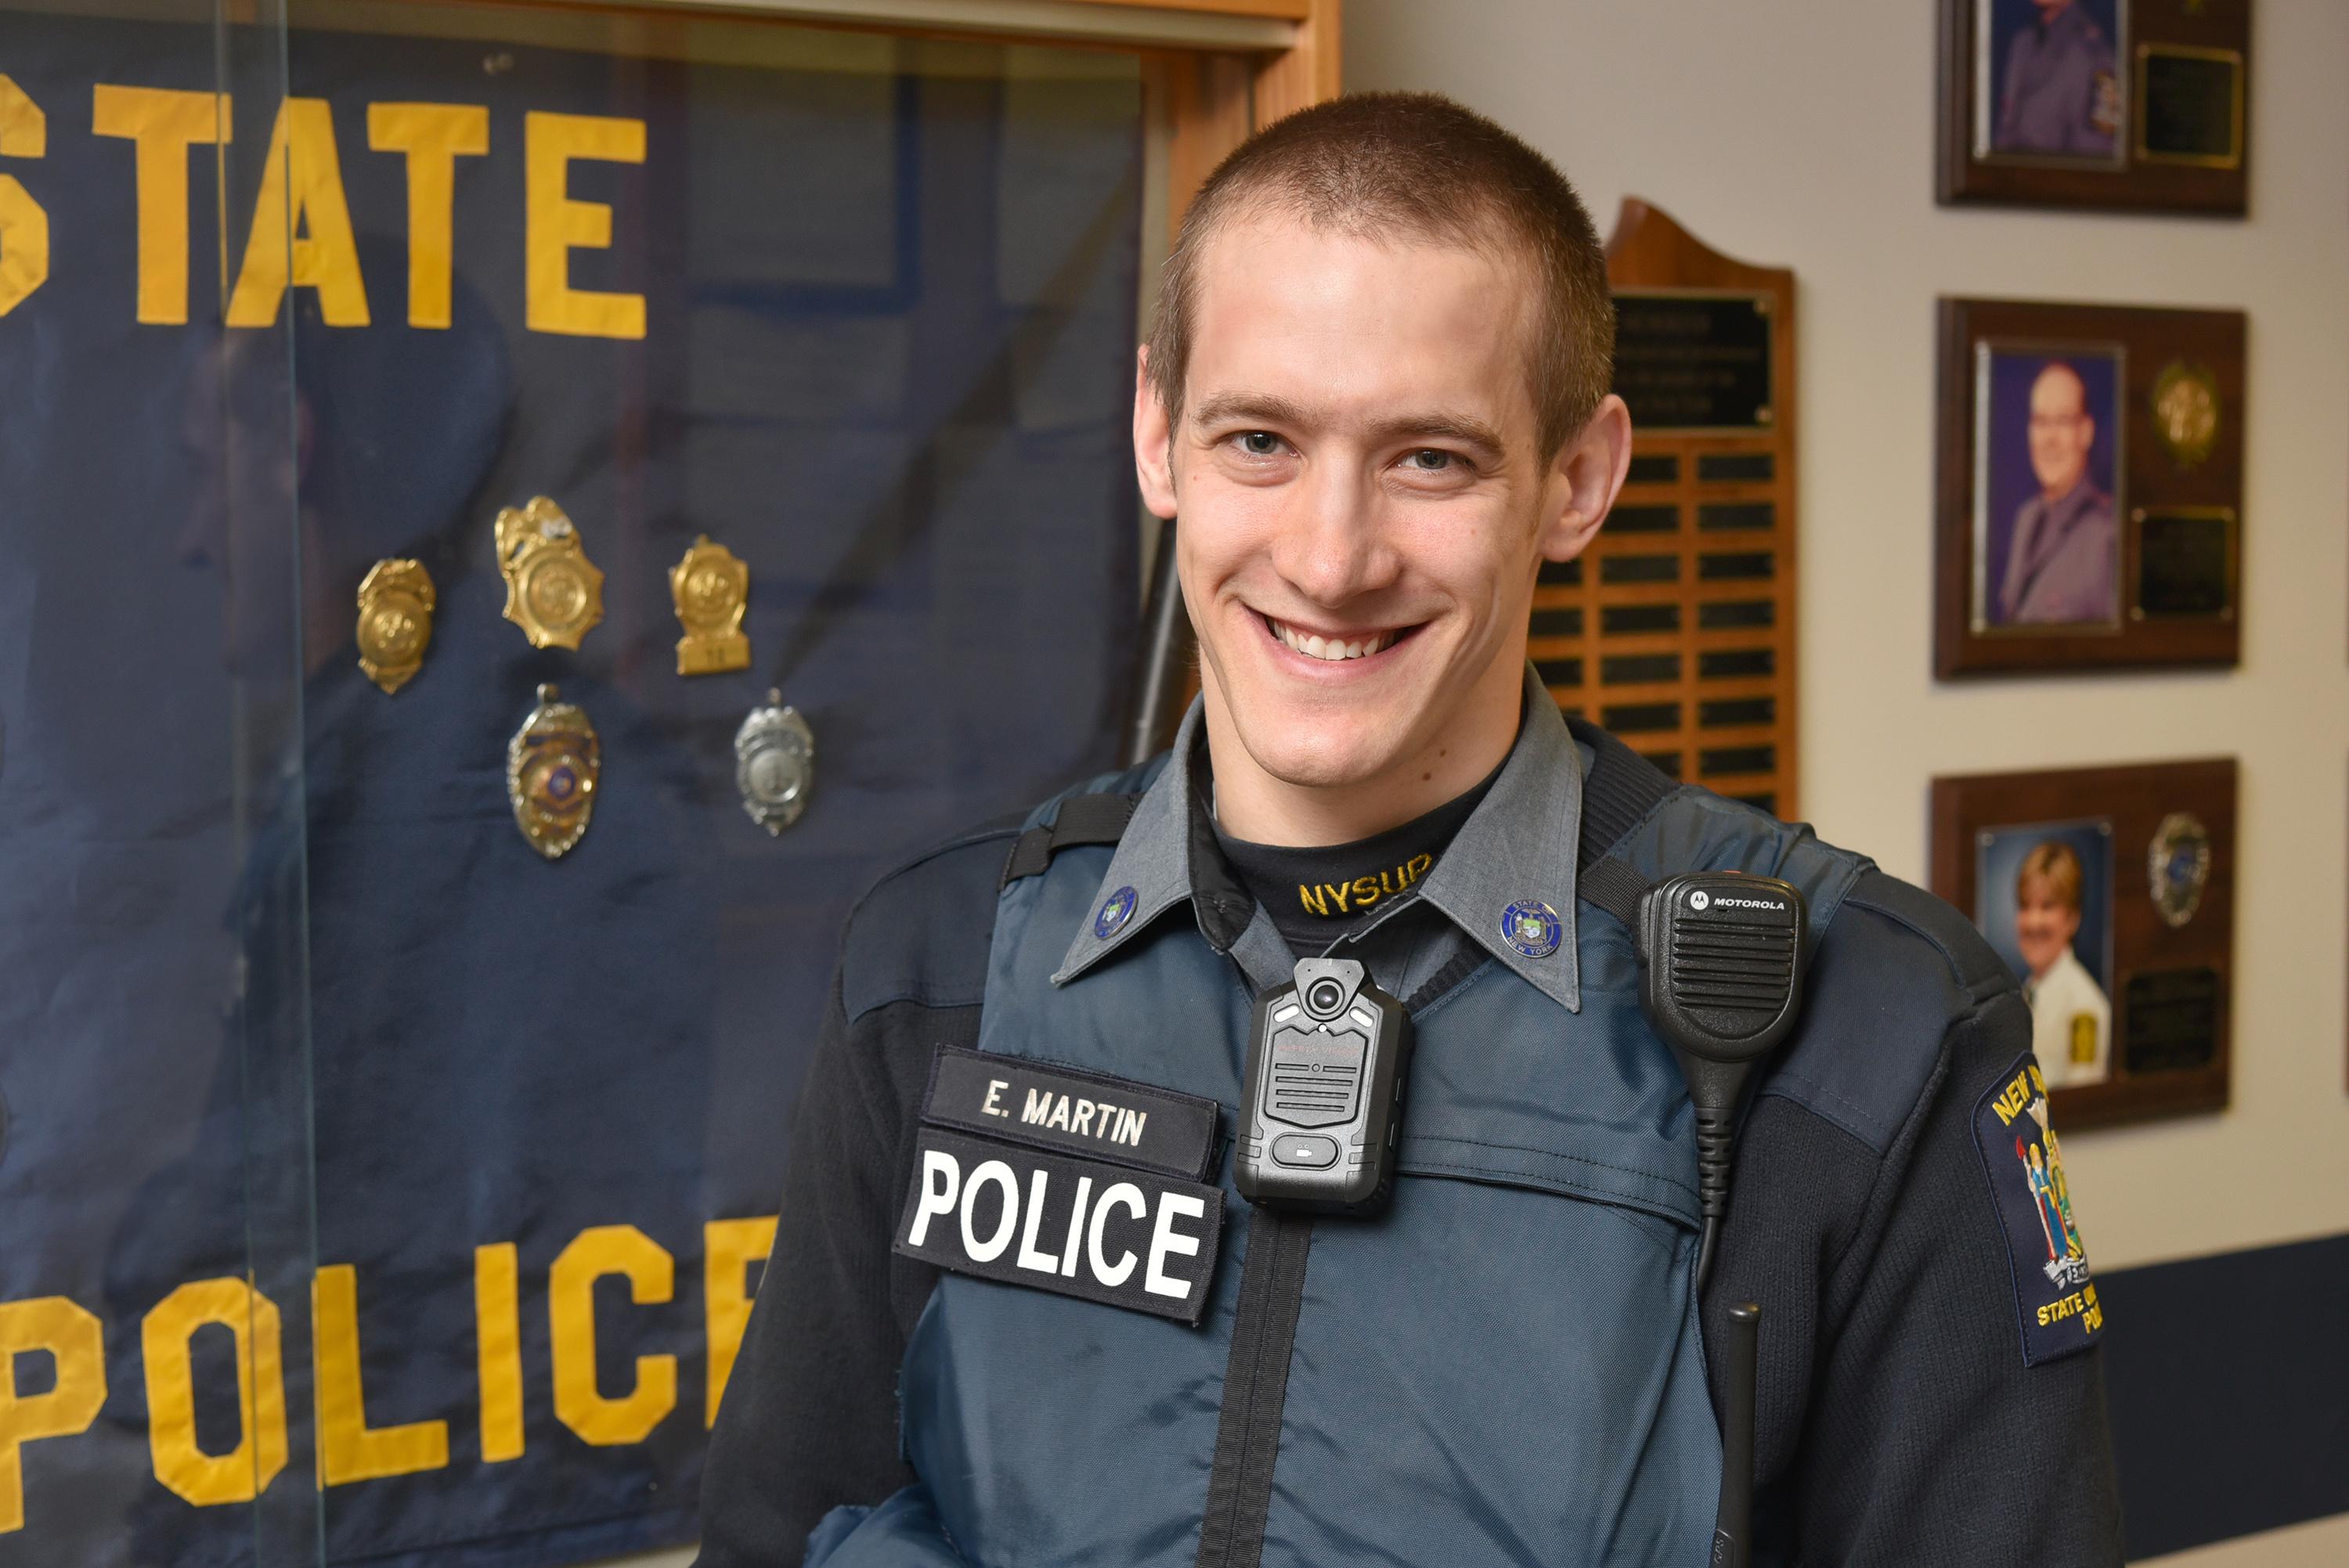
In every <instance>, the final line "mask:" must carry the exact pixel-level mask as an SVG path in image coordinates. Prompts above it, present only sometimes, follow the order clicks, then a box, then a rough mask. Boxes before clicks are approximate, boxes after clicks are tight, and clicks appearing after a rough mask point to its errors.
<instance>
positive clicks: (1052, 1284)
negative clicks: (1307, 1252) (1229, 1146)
mask: <svg viewBox="0 0 2349 1568" xmlns="http://www.w3.org/2000/svg"><path fill="white" fill-rule="evenodd" d="M989 1059H990V1060H992V1059H996V1058H989ZM1223 1229H1224V1193H1223V1190H1222V1189H1221V1188H1219V1187H1210V1186H1207V1185H1206V1184H1204V1183H1202V1182H1197V1181H1179V1180H1175V1179H1173V1178H1169V1177H1165V1176H1161V1175H1158V1174H1156V1173H1154V1172H1152V1171H1140V1170H1135V1169H1133V1168H1131V1167H1127V1166H1119V1165H1112V1164H1111V1163H1109V1162H1108V1161H1102V1160H1081V1159H1074V1158H1071V1157H1069V1156H1066V1155H1061V1154H1053V1153H1048V1152H1045V1151H1044V1150H1040V1149H1028V1148H1022V1147H1020V1146H1019V1145H1017V1144H1012V1143H1002V1142H998V1141H996V1140H992V1139H980V1138H968V1137H965V1136H964V1135H962V1134H961V1133H958V1132H951V1131H947V1130H944V1129H942V1128H934V1127H925V1128H922V1129H921V1130H920V1131H919V1132H918V1134H917V1135H916V1140H915V1145H914V1179H913V1181H912V1183H911V1185H910V1186H909V1187H908V1188H907V1189H906V1192H905V1210H904V1212H902V1213H901V1214H900V1215H899V1217H898V1220H897V1236H896V1247H895V1250H896V1251H898V1252H900V1253H904V1254H905V1256H907V1257H913V1258H920V1259H921V1260H922V1261H923V1262H925V1263H929V1264H936V1265H937V1266H939V1267H940V1268H945V1269H951V1270H953V1271H954V1272H955V1273H957V1274H977V1275H978V1276H979V1277H980V1278H981V1279H991V1280H999V1281H1000V1282H1002V1283H1003V1284H1019V1285H1028V1286H1030V1287H1033V1288H1036V1289H1040V1290H1049V1291H1055V1292H1058V1293H1059V1294H1061V1295H1073V1296H1080V1297H1082V1298H1083V1299H1085V1300H1087V1301H1098V1302H1103V1303H1106V1304H1107V1305H1111V1306H1123V1307H1127V1308H1130V1309H1132V1310H1133V1311H1135V1312H1147V1313H1151V1314H1154V1315H1156V1316H1159V1317H1169V1318H1173V1319H1174V1320H1175V1321H1177V1322H1180V1323H1187V1324H1195V1323H1197V1322H1198V1321H1199V1317H1200V1315H1201V1314H1202V1313H1204V1312H1205V1311H1206V1306H1207V1287H1208V1285H1209V1284H1211V1283H1213V1281H1214V1279H1215V1277H1216V1252H1217V1250H1218V1247H1219V1244H1220V1243H1221V1241H1222V1238H1223Z"/></svg>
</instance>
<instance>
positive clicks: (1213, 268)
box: [1136, 217, 1612, 787]
mask: <svg viewBox="0 0 2349 1568" xmlns="http://www.w3.org/2000/svg"><path fill="white" fill-rule="evenodd" d="M1198 284H1199V287H1198V296H1197V307H1196V312H1195V332H1194V335H1193V341H1192V346H1191V358H1190V365H1189V371H1188V375H1187V377H1186V378H1185V396H1184V404H1183V411H1182V416H1181V419H1180V422H1179V423H1178V424H1177V425H1176V426H1175V427H1174V429H1173V431H1172V435H1171V439H1168V440H1167V443H1166V448H1165V450H1166V454H1167V459H1168V461H1167V465H1166V469H1165V470H1164V484H1163V486H1162V485H1160V484H1158V483H1156V482H1154V477H1153V473H1152V465H1151V463H1150V461H1149V460H1148V456H1147V451H1148V446H1149V442H1148V440H1147V438H1145V437H1144V436H1143V425H1144V423H1145V422H1146V421H1145V418H1144V417H1143V414H1138V415H1137V426H1136V428H1137V437H1138V445H1140V446H1141V447H1142V448H1143V450H1144V452H1145V458H1144V461H1143V470H1144V471H1143V490H1144V494H1145V497H1146V499H1148V500H1150V501H1151V503H1152V505H1153V508H1154V510H1156V511H1159V512H1160V513H1161V515H1165V514H1166V513H1168V512H1171V511H1176V510H1179V511H1180V513H1181V524H1180V527H1179V529H1178V530H1177V531H1176V534H1175V553H1176V565H1177V568H1178V570H1179V572H1180V574H1181V578H1182V583H1183V593H1184V598H1185V602H1186V603H1187V604H1188V606H1189V609H1190V612H1191V618H1192V623H1193V624H1194V626H1195V629H1196V631H1197V633H1198V638H1199V648H1200V655H1201V675H1202V680H1203V682H1204V684H1205V685H1206V687H1207V691H1208V698H1209V702H1210V705H1211V719H1212V718H1213V717H1215V716H1214V714H1213V712H1212V709H1213V707H1215V705H1217V704H1220V705H1221V707H1222V708H1223V711H1224V714H1225V715H1226V717H1227V718H1228V722H1229V726H1230V728H1231V730H1232V731H1233V732H1235V733H1236V734H1237V738H1238V740H1239V742H1240V744H1241V746H1242V747H1244V748H1246V750H1247V753H1248V754H1249V756H1250V758H1253V760H1254V761H1255V763H1256V764H1257V767H1259V768H1261V769H1263V770H1264V771H1265V772H1266V773H1268V774H1270V775H1271V776H1272V777H1274V778H1276V779H1280V780H1282V781H1283V782H1286V783H1288V784H1291V785H1297V786H1305V787H1331V786H1335V787H1345V786H1350V785H1359V784H1366V783H1376V782H1378V781H1380V780H1381V779H1386V778H1389V777H1391V776H1396V775H1399V774H1400V773H1402V770H1404V769H1417V768H1419V767H1420V766H1421V764H1422V763H1423V762H1425V763H1429V764H1433V760H1434V759H1435V758H1437V757H1439V756H1440V755H1442V754H1443V753H1444V751H1445V750H1446V741H1447V734H1448V729H1447V727H1448V726H1452V725H1454V724H1457V723H1459V722H1460V721H1461V720H1462V717H1463V716H1464V715H1465V714H1467V713H1468V712H1470V711H1472V710H1475V711H1479V712H1485V713H1489V712H1491V711H1493V709H1494V707H1495V703H1496V702H1497V701H1499V700H1501V696H1506V700H1507V701H1508V703H1509V709H1508V711H1509V714H1510V716H1511V722H1512V723H1514V716H1515V713H1516V707H1515V692H1516V686H1517V682H1518V679H1519V671H1520V669H1521V668H1522V665H1523V663H1524V658H1525V639H1526V615H1527V612H1528V610H1529V607H1530V603H1531V598H1532V591H1533V578H1534V572H1535V567H1536V565H1537V562H1538V560H1539V559H1540V557H1541V556H1542V554H1543V553H1544V552H1545V550H1547V551H1550V552H1553V553H1557V552H1563V553H1561V554H1558V558H1560V559H1563V558H1564V556H1565V555H1570V554H1572V553H1574V552H1576V551H1578V550H1579V549H1580V547H1581V542H1582V538H1586V537H1587V534H1585V535H1582V536H1579V537H1577V538H1575V539H1574V540H1573V541H1572V542H1570V544H1569V543H1562V542H1560V540H1561V535H1560V533H1559V531H1558V530H1557V528H1556V527H1554V526H1550V527H1546V526H1545V524H1546V520H1551V519H1554V517H1555V515H1556V514H1557V512H1558V511H1559V510H1560V509H1561V507H1563V506H1565V505H1566V504H1567V498H1568V495H1569V493H1570V491H1571V490H1573V488H1574V487H1573V485H1572V484H1571V483H1570V482H1569V480H1568V479H1567V478H1565V477H1564V476H1563V475H1562V474H1561V473H1560V471H1559V468H1558V465H1557V464H1555V463H1552V462H1549V461H1547V460H1546V455H1545V454H1543V453H1542V452H1540V451H1539V450H1538V449H1537V448H1538V438H1537V428H1536V416H1535V410H1534V406H1533V400H1532V395H1531V392H1530V389H1529V387H1528V384H1527V378H1526V363H1525V353H1524V344H1525V341H1526V340H1525V337H1524V333H1525V331H1526V323H1525V321H1524V313H1525V312H1526V310H1528V309H1529V308H1530V307H1531V305H1532V302H1533V298H1534V296H1533V293H1532V289H1531V286H1530V284H1529V282H1528V280H1527V277H1526V273H1524V272H1522V271H1521V270H1520V269H1519V267H1518V266H1517V265H1516V264H1515V263H1513V262H1509V261H1503V260H1496V259H1495V258H1493V257H1490V256H1486V255H1485V254H1481V253H1477V252H1475V251H1471V250H1467V249H1464V248H1457V247H1453V246H1446V245H1434V244H1394V245H1380V244H1374V243H1371V242H1368V241H1364V240H1360V239H1351V238H1347V237H1344V236H1341V235H1336V234H1330V233H1325V232H1318V231H1316V230H1314V229H1312V228H1310V227H1309V226H1307V225H1305V224H1303V223H1301V222H1295V221H1291V220H1287V219H1282V218H1273V217H1267V218H1262V219H1251V220H1247V221H1244V222H1235V223H1234V224H1233V225H1232V226H1231V227H1229V228H1227V229H1226V230H1224V231H1223V232H1220V233H1218V234H1217V235H1216V236H1215V237H1214V238H1213V239H1212V240H1211V241H1210V242H1209V243H1208V245H1207V247H1206V251H1205V253H1203V255H1202V256H1201V258H1200V267H1199V273H1198ZM1150 406H1151V407H1154V404H1152V405H1150ZM1607 494H1608V496H1609V498H1610V499H1611V495H1612V490H1611V488H1609V490H1608V491H1607ZM1604 510H1605V503H1604V501H1603V500H1602V501H1601V502H1600V503H1599V507H1598V511H1599V513H1600V514H1603V512H1604ZM1503 687H1506V693H1502V692H1501V688H1503ZM1496 694H1499V695H1496ZM1480 698H1481V699H1482V701H1481V703H1480V702H1479V701H1478V700H1476V699H1480Z"/></svg>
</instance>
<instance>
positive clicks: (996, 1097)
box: [978, 1078, 1011, 1116]
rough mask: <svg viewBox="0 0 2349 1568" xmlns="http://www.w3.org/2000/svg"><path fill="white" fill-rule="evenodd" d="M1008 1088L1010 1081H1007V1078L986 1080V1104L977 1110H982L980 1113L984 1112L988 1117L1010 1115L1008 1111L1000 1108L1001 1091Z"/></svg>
mask: <svg viewBox="0 0 2349 1568" xmlns="http://www.w3.org/2000/svg"><path fill="white" fill-rule="evenodd" d="M1010 1087H1011V1080H1010V1079H1009V1078H989V1079H988V1080H987V1103H986V1104H985V1105H982V1106H980V1107H979V1108H978V1109H980V1110H982V1111H985V1112H986V1113H987V1114H988V1115H989V1116H1009V1115H1010V1114H1011V1113H1010V1112H1009V1111H1008V1110H1006V1109H1003V1106H1002V1104H1001V1103H1000V1102H1001V1099H1002V1095H1003V1091H1004V1090H1005V1089H1007V1088H1010Z"/></svg>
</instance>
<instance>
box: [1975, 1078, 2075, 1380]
mask: <svg viewBox="0 0 2349 1568" xmlns="http://www.w3.org/2000/svg"><path fill="white" fill-rule="evenodd" d="M1974 1145H1975V1147H1976V1149H1977V1150H1980V1152H1981V1154H1982V1169H1983V1171H1985V1172H1986V1173H1988V1175H1989V1177H1990V1193H1991V1202H1992V1206H1993V1207H1995V1208H1996V1209H1997V1210H1998V1219H1999V1223H2000V1225H2002V1227H2004V1229H2005V1232H2006V1244H2007V1252H2008V1254H2009V1261H2010V1262H2011V1263H2012V1264H2013V1268H2014V1297H2015V1306H2016V1308H2017V1310H2018V1311H2019V1312H2020V1313H2021V1314H2022V1318H2023V1365H2024V1366H2026V1367H2036V1366H2038V1365H2039V1364H2040V1363H2042V1362H2044V1361H2053V1360H2054V1359H2056V1358H2057V1357H2064V1356H2070V1355H2073V1354H2074V1353H2075V1352H2077V1351H2082V1350H2085V1349H2086V1348H2087V1347H2088V1346H2091V1345H2094V1344H2095V1342H2096V1340H2097V1339H2098V1338H2099V1337H2100V1336H2102V1335H2103V1333H2104V1327H2105V1309H2104V1307H2103V1306H2102V1305H2099V1304H2098V1303H2097V1300H2096V1285H2095V1280H2094V1279H2092V1278H2091V1277H2090V1276H2089V1274H2088V1253H2087V1243H2085V1242H2084V1241H2083V1240H2082V1239H2081V1236H2080V1226H2079V1222H2077V1221H2076V1220H2075V1219H2074V1218H2073V1216H2072V1190H2071V1188H2070V1186H2069V1185H2068V1184H2067V1183H2066V1182H2065V1181H2064V1150H2063V1147H2062V1145H2061V1144H2059V1143H2058V1142H2057V1141H2056V1139H2055V1130H2054V1128H2053V1127H2051V1126H2050V1125H2048V1120H2047V1083H2046V1080H2045V1079H2044V1078H2041V1077H2040V1075H2039V1063H2038V1061H2037V1060H2036V1059H2035V1058H2034V1057H2033V1056H2032V1055H2031V1053H2029V1052H2028V1051H2026V1052H2024V1053H2023V1055H2022V1056H2021V1057H2018V1058H2017V1059H2016V1060H2015V1063H2014V1065H2013V1067H2012V1068H2009V1069H2008V1070H2007V1073H2006V1076H2005V1077H2003V1078H2001V1079H2000V1080H1999V1081H1998V1082H1997V1083H1996V1084H1993V1085H1992V1087H1991V1088H1990V1090H1989V1091H1988V1092H1987V1093H1985V1094H1984V1095H1983V1096H1982V1101H1981V1103H1980V1104H1978V1105H1976V1106H1975V1107H1974Z"/></svg>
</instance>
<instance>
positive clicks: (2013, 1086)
mask: <svg viewBox="0 0 2349 1568" xmlns="http://www.w3.org/2000/svg"><path fill="white" fill-rule="evenodd" d="M2030 1076H2031V1075H2030V1069H2029V1068H2025V1069H2023V1071H2022V1072H2019V1073H2017V1074H2015V1075H2014V1081H2013V1082H2012V1083H2010V1084H2008V1085H2007V1086H2006V1087H2005V1088H2002V1089H2001V1090H1999V1091H1998V1099H1995V1100H1993V1101H1992V1102H1991V1109H1993V1110H1995V1111H1997V1112H1998V1123H1999V1125H2000V1126H2001V1127H2007V1126H2012V1125H2013V1121H2014V1119H2015V1118H2016V1117H2018V1116H2021V1115H2022V1114H2023V1107H2024V1106H2026V1105H2029V1104H2030V1103H2031V1083H2030Z"/></svg>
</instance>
